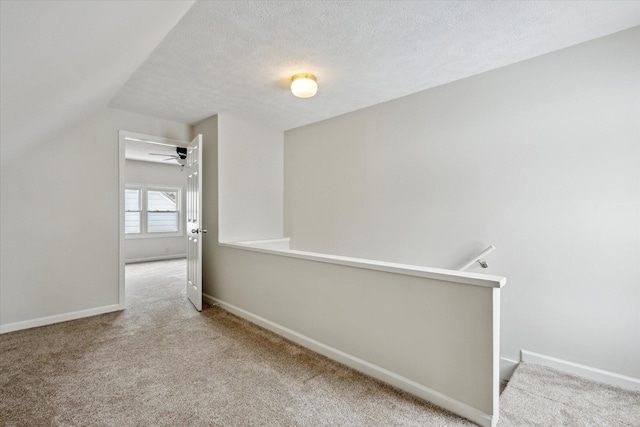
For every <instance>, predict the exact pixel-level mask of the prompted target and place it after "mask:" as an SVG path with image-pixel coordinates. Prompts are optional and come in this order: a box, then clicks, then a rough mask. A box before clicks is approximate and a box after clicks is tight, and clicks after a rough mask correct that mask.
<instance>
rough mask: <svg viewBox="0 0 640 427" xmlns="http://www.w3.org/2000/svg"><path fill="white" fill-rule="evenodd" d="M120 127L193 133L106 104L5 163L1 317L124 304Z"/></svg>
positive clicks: (0, 199)
mask: <svg viewBox="0 0 640 427" xmlns="http://www.w3.org/2000/svg"><path fill="white" fill-rule="evenodd" d="M118 130H128V131H133V132H140V133H145V134H151V135H158V136H165V137H169V138H176V139H183V140H190V136H191V127H190V126H188V125H184V124H180V123H175V122H170V121H167V120H162V119H155V118H152V117H147V116H143V115H140V114H134V113H128V112H125V111H120V110H115V109H111V108H107V109H104V110H103V111H101V112H100V113H99V114H96V115H95V116H93V117H91V118H89V119H88V120H86V121H84V122H82V123H81V124H80V125H78V126H75V127H73V128H72V129H69V130H68V131H66V132H64V133H63V134H61V135H58V136H56V137H51V138H50V140H48V141H46V142H44V143H42V144H41V145H40V146H38V147H37V148H35V149H33V150H31V151H30V152H29V153H28V155H26V156H23V157H22V159H21V161H20V162H16V163H13V164H11V165H9V166H7V167H3V168H2V180H1V192H0V226H1V234H2V239H1V242H0V262H1V268H0V324H1V325H3V326H5V325H7V324H11V323H15V322H21V321H27V320H33V319H38V318H43V317H48V316H56V315H61V314H66V313H72V312H76V311H82V310H89V309H94V308H99V307H104V306H110V305H113V304H118V272H119V268H118V263H119V261H118V245H119V229H118V227H119V226H118V218H119V207H118V193H119V192H118Z"/></svg>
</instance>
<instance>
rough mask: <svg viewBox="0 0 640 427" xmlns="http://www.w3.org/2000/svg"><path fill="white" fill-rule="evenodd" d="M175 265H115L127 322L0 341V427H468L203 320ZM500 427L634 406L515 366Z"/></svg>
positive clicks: (273, 342) (230, 324) (630, 414)
mask: <svg viewBox="0 0 640 427" xmlns="http://www.w3.org/2000/svg"><path fill="white" fill-rule="evenodd" d="M184 270H185V263H184V260H174V261H165V262H157V263H144V264H132V265H129V266H127V269H126V273H127V307H128V308H127V310H125V311H122V312H118V313H111V314H105V315H101V316H95V317H91V318H86V319H80V320H76V321H72V322H65V323H60V324H56V325H50V326H46V327H42V328H34V329H30V330H24V331H18V332H14V333H10V334H4V335H0V426H29V427H31V426H178V427H179V426H447V427H449V426H451V427H454V426H472V425H474V424H473V423H471V422H469V421H467V420H465V419H463V418H460V417H458V416H456V415H453V414H451V413H448V412H446V411H444V410H441V409H439V408H437V407H435V406H433V405H431V404H429V403H426V402H424V401H421V400H419V399H415V398H413V397H411V396H409V395H407V394H404V393H402V392H400V391H398V390H396V389H393V388H391V387H388V386H386V385H384V384H381V383H379V382H377V381H376V380H373V379H371V378H368V377H366V376H364V375H361V374H359V373H357V372H355V371H353V370H351V369H349V368H346V367H344V366H342V365H340V364H338V363H335V362H332V361H330V360H328V359H326V358H324V357H322V356H320V355H317V354H315V353H313V352H311V351H309V350H306V349H303V348H301V347H299V346H297V345H295V344H292V343H290V342H288V341H286V340H284V339H283V338H281V337H280V336H278V335H275V334H273V333H271V332H268V331H265V330H264V329H261V328H259V327H257V326H255V325H252V324H250V323H248V322H246V321H244V320H242V319H239V318H238V317H235V316H233V315H231V314H229V313H227V312H225V311H223V310H221V309H219V308H217V307H213V308H211V307H207V308H205V310H203V311H202V313H198V312H196V311H195V309H193V307H192V306H191V304H190V303H189V302H188V301H187V299H186V295H185V292H184V285H183V284H184V281H185V275H184ZM500 400H501V401H500V404H501V421H500V423H499V426H500V427H507V426H514V427H520V426H545V427H547V426H549V427H550V426H572V427H583V426H622V427H626V426H640V413H639V411H640V394H638V393H630V392H626V391H624V390H621V389H616V388H613V387H608V386H604V385H602V384H598V383H593V382H590V381H587V380H583V379H580V378H576V377H572V376H569V375H566V374H562V373H560V372H556V371H553V370H550V369H548V368H543V367H540V366H535V365H524V364H521V365H520V366H519V367H518V369H517V370H516V372H515V374H514V376H513V378H512V380H511V381H510V382H509V384H508V386H507V388H506V390H505V392H504V393H503V395H502V396H501V399H500Z"/></svg>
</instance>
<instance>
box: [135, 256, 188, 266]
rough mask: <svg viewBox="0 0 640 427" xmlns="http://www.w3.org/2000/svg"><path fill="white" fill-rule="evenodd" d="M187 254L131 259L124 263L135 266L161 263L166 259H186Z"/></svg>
mask: <svg viewBox="0 0 640 427" xmlns="http://www.w3.org/2000/svg"><path fill="white" fill-rule="evenodd" d="M186 257H187V254H174V255H158V256H150V257H145V258H132V259H127V260H125V262H126V263H127V264H136V263H139V262H150V261H163V260H167V259H178V258H186Z"/></svg>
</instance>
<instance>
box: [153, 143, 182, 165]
mask: <svg viewBox="0 0 640 427" xmlns="http://www.w3.org/2000/svg"><path fill="white" fill-rule="evenodd" d="M149 155H150V156H164V157H167V158H166V159H164V160H163V161H164V162H170V161H172V160H175V161H176V162H178V163H179V164H180V170H183V169H184V167H185V165H186V164H187V149H186V148H185V147H176V154H175V155H172V154H161V153H149Z"/></svg>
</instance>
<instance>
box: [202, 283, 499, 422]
mask: <svg viewBox="0 0 640 427" xmlns="http://www.w3.org/2000/svg"><path fill="white" fill-rule="evenodd" d="M202 299H203V300H204V301H206V302H207V303H209V304H211V305H218V306H220V307H222V308H223V309H224V310H226V311H228V312H230V313H233V314H235V315H236V316H239V317H242V318H243V319H246V320H248V321H250V322H252V323H255V324H256V325H259V326H261V327H263V328H265V329H268V330H270V331H272V332H275V333H276V334H278V335H281V336H283V337H285V338H286V339H288V340H290V341H293V342H295V343H297V344H300V345H301V346H303V347H306V348H308V349H310V350H313V351H315V352H316V353H319V354H322V355H323V356H326V357H328V358H329V359H332V360H335V361H337V362H339V363H342V364H343V365H346V366H348V367H350V368H353V369H355V370H357V371H359V372H362V373H364V374H366V375H369V376H371V377H374V378H376V379H378V380H380V381H383V382H385V383H387V384H389V385H392V386H394V387H397V388H399V389H401V390H404V391H406V392H408V393H410V394H413V395H414V396H418V397H420V398H422V399H425V400H427V401H429V402H432V403H434V404H435V405H438V406H440V407H442V408H444V409H447V410H449V411H451V412H454V413H456V414H458V415H460V416H462V417H465V418H467V419H469V420H471V421H473V422H475V423H477V424H479V425H481V426H484V427H495V426H496V425H497V423H498V414H497V413H496V414H495V415H493V416H492V415H490V414H487V413H485V412H483V411H481V410H479V409H477V408H474V407H472V406H469V405H467V404H465V403H462V402H460V401H458V400H456V399H453V398H451V397H449V396H447V395H445V394H443V393H440V392H439V391H436V390H433V389H432V388H429V387H427V386H424V385H422V384H419V383H417V382H415V381H412V380H410V379H409V378H405V377H403V376H401V375H398V374H396V373H395V372H391V371H389V370H387V369H385V368H382V367H380V366H378V365H374V364H373V363H370V362H367V361H366V360H363V359H360V358H358V357H355V356H352V355H350V354H348V353H345V352H343V351H340V350H338V349H336V348H334V347H331V346H328V345H326V344H323V343H321V342H318V341H316V340H314V339H312V338H309V337H307V336H305V335H302V334H300V333H298V332H295V331H293V330H291V329H289V328H286V327H284V326H281V325H279V324H277V323H274V322H272V321H270V320H267V319H265V318H263V317H261V316H258V315H256V314H253V313H250V312H248V311H246V310H243V309H241V308H238V307H236V306H234V305H232V304H229V303H227V302H224V301H222V300H220V299H218V298H214V297H212V296H211V295H207V294H205V293H203V294H202Z"/></svg>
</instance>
